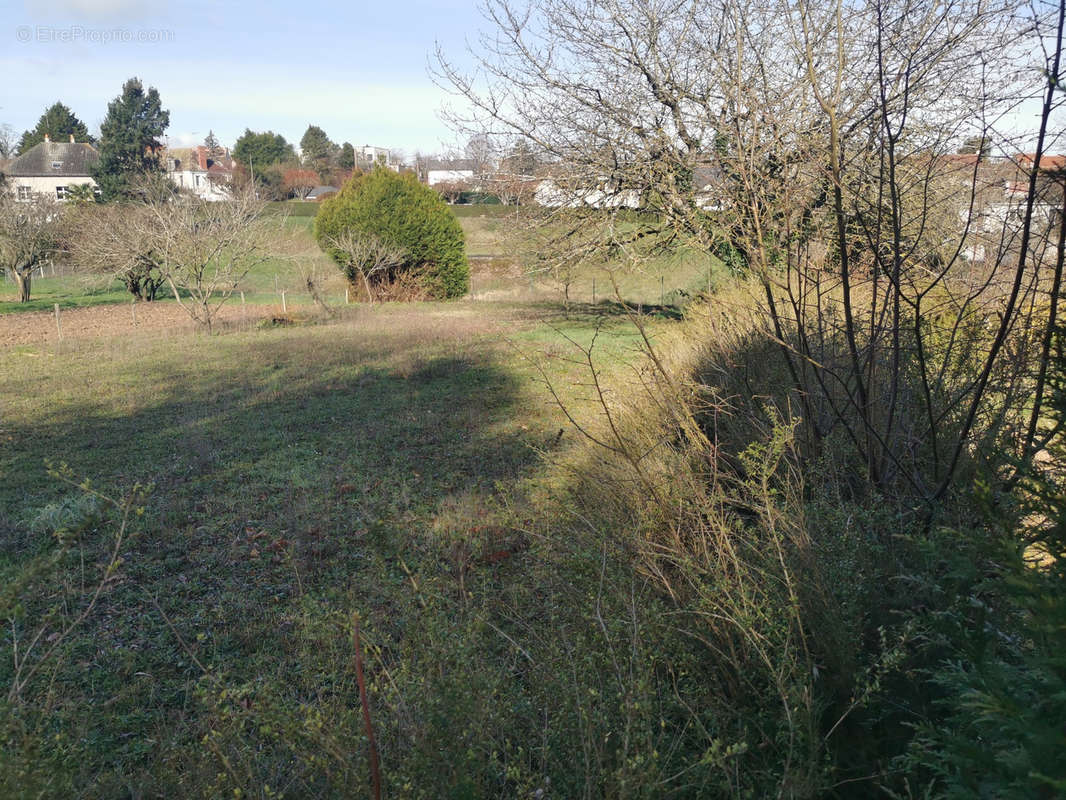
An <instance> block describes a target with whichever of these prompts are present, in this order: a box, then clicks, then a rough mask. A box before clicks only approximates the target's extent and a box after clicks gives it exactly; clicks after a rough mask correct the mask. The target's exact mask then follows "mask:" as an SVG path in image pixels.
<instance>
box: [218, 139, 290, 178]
mask: <svg viewBox="0 0 1066 800" xmlns="http://www.w3.org/2000/svg"><path fill="white" fill-rule="evenodd" d="M233 157H234V158H235V159H236V160H237V161H239V162H241V163H242V164H245V165H247V166H250V167H251V168H252V169H253V170H255V171H256V172H257V173H258V172H260V171H262V170H265V169H266V168H267V167H269V166H272V165H274V164H281V163H282V162H285V161H295V160H296V151H295V150H293V149H292V145H291V144H289V143H288V142H287V141H285V137H284V136H282V135H281V134H280V133H274V132H273V131H265V132H263V133H253V132H252V130H251V129H249V128H246V129H245V131H244V134H243V135H242V136H241V137H240V138H239V139H238V140H237V142H236V144H234V146H233Z"/></svg>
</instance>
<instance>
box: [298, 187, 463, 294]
mask: <svg viewBox="0 0 1066 800" xmlns="http://www.w3.org/2000/svg"><path fill="white" fill-rule="evenodd" d="M345 229H352V230H356V231H359V232H363V233H367V234H374V235H376V236H380V237H381V238H382V239H384V240H386V241H388V242H390V243H393V244H397V245H400V246H401V247H403V248H404V249H405V250H406V251H407V253H408V260H407V262H406V263H405V264H404V265H403V266H402V267H401V269H403V270H409V271H412V272H414V273H415V274H416V275H417V276H418V278H419V281H420V282H421V284H422V286H423V287H424V288H425V290H426V291H427V292H428V293H429V294H430V295H431V296H433V297H438V298H442V299H444V298H451V297H460V296H462V295H463V294H465V293H466V292H467V290H468V289H469V277H470V268H469V265H468V264H467V261H466V252H465V242H464V238H463V229H462V227H460V225H459V222H458V221H457V220H456V219H455V216H454V215H453V214H452V213H451V211H449V210H448V206H447V205H446V204H445V203H444V201H443V200H441V199H440V197H439V196H438V194H437V193H436V192H435V191H433V190H432V189H430V188H428V187H426V186H423V185H422V184H420V183H419V182H418V181H417V179H415V177H414V176H413V175H398V174H397V173H395V172H393V171H392V170H390V169H387V168H385V167H378V168H376V169H374V170H373V171H371V172H369V173H367V174H365V175H359V176H356V177H354V178H352V179H351V180H349V181H348V182H347V183H346V184H344V187H343V188H342V189H341V191H340V193H339V194H336V195H334V196H333V197H330V198H328V199H326V200H323V201H322V203H321V208H320V209H319V212H318V215H317V216H316V217H315V239H316V240H317V241H318V243H319V246H321V247H322V248H323V249H325V250H327V252H328V250H329V248H328V247H327V246H326V242H327V241H328V240H329V237H331V236H336V235H337V234H338V233H340V232H341V231H343V230H345Z"/></svg>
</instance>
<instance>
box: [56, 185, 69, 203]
mask: <svg viewBox="0 0 1066 800" xmlns="http://www.w3.org/2000/svg"><path fill="white" fill-rule="evenodd" d="M66 199H67V187H66V186H57V187H56V200H66Z"/></svg>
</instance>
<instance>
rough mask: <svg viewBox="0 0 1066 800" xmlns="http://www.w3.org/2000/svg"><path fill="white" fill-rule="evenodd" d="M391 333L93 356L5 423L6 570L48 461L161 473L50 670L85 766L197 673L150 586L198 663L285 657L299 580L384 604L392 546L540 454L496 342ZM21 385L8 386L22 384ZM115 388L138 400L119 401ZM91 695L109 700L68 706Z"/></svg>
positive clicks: (135, 760) (145, 753)
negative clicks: (107, 358) (61, 386)
mask: <svg viewBox="0 0 1066 800" xmlns="http://www.w3.org/2000/svg"><path fill="white" fill-rule="evenodd" d="M224 339H225V337H224ZM224 339H223V341H224ZM217 341H219V340H216V342H217ZM390 341H391V340H387V339H384V338H379V339H374V338H372V337H369V336H368V337H367V340H365V341H357V340H355V337H352V340H346V341H344V342H338V341H333V340H330V339H328V338H326V337H322V336H319V337H315V336H314V335H313V332H308V331H286V332H283V333H280V334H277V335H274V334H269V335H266V336H264V337H263V338H261V339H255V340H253V341H251V342H248V341H247V340H245V341H241V342H237V343H235V344H234V346H233V348H232V349H231V350H229V351H228V352H227V353H226V356H225V358H219V359H215V360H213V361H212V362H210V363H205V364H202V365H198V364H196V363H195V362H194V361H193V360H190V361H187V362H181V361H180V360H179V361H176V360H175V359H174V358H171V359H168V360H167V362H166V363H165V364H160V363H157V362H156V361H155V360H149V359H143V360H140V361H134V362H133V363H130V364H124V365H123V367H122V369H119V370H115V369H112V371H105V372H104V373H103V375H104V377H102V378H101V379H99V380H98V381H97V385H98V386H99V387H100V389H99V391H96V390H95V389H94V391H93V398H92V399H89V398H71V399H69V400H66V401H64V402H60V403H57V404H49V403H42V406H41V408H40V413H39V414H37V415H36V417H35V418H34V419H33V420H30V421H28V422H25V424H20V425H19V428H18V430H17V432H16V431H13V430H11V429H8V430H7V431H5V432H4V433H5V434H7V435H6V436H5V437H4V438H5V439H6V440H7V441H6V443H5V447H4V450H3V453H2V455H0V471H2V472H3V473H4V474H5V475H7V476H9V477H10V478H11V479H10V480H7V481H5V484H4V486H3V487H2V489H0V500H2V502H0V507H2V508H4V509H6V511H5V512H4V513H3V514H0V549H3V550H4V551H5V553H6V554H7V561H8V564H9V565H10V568H14V569H16V570H17V567H18V563H19V562H20V561H21V560H22V559H25V558H28V557H29V556H30V555H32V552H33V551H34V550H38V551H39V549H40V548H41V547H42V546H47V542H42V541H40V539H41V537H40V536H38V537H28V536H26V535H25V520H26V519H27V518H28V516H29V515H30V514H31V513H32V510H33V509H34V508H40V507H41V506H43V505H44V504H45V503H46V502H48V501H49V500H52V499H55V498H56V497H57V496H58V494H59V493H60V492H62V491H63V487H57V486H55V485H54V484H53V483H52V482H51V481H50V479H48V478H47V477H46V475H45V468H44V466H43V461H44V460H45V459H52V460H54V461H66V462H68V463H69V465H70V466H71V468H72V470H73V471H74V474H75V475H77V476H89V477H91V478H92V479H93V482H94V484H96V485H102V486H120V487H121V486H125V485H129V484H131V483H133V482H134V481H149V480H150V481H154V482H155V483H156V488H155V491H154V493H153V495H152V496H151V497H150V498H149V501H148V514H147V515H146V516H147V523H146V525H145V530H144V531H143V532H142V533H141V534H140V535H139V536H138V537H137V538H136V539H135V540H133V541H132V542H131V544H130V552H129V553H128V554H126V555H125V560H126V565H125V566H124V567H123V578H122V580H121V581H120V582H117V583H115V584H114V585H113V586H112V587H111V589H110V590H109V592H108V593H107V596H106V608H104V609H102V611H101V613H99V614H97V615H94V616H93V617H92V618H90V620H89V622H88V623H87V626H86V627H85V628H84V629H82V631H81V632H80V633H79V634H78V636H77V637H76V638H75V639H74V640H72V643H71V655H70V657H69V658H68V659H67V660H66V661H65V662H64V663H63V664H62V665H61V667H60V671H59V673H58V675H59V682H60V685H62V686H63V687H64V689H63V692H62V695H63V696H62V698H60V699H59V700H58V702H57V709H56V719H57V720H62V719H66V720H67V723H66V726H64V724H63V723H61V722H57V723H56V724H57V725H60V726H61V727H67V730H68V731H69V732H70V733H71V734H72V735H75V736H81V737H82V741H85V742H88V745H87V747H88V750H89V753H88V757H89V760H90V761H92V760H94V759H98V761H97V763H96V767H95V768H96V769H104V770H110V769H116V770H117V771H118V772H122V773H126V772H128V771H129V770H136V769H141V768H144V765H145V764H146V763H147V762H146V761H145V759H146V758H150V751H151V749H152V748H151V747H150V746H149V745H148V744H146V742H149V741H150V740H151V739H152V737H153V736H155V735H157V734H158V731H159V730H160V729H162V728H166V727H167V726H168V725H170V724H172V723H173V721H174V718H175V715H179V716H180V715H182V714H184V711H182V709H184V708H186V707H187V706H188V704H189V702H190V696H191V695H190V692H191V691H192V688H193V685H194V683H195V680H196V679H197V678H198V676H199V672H198V669H197V668H196V667H195V665H194V664H193V663H191V662H190V659H189V658H188V657H187V656H186V655H185V653H184V651H183V648H182V646H181V644H180V642H179V641H178V640H177V639H176V637H175V635H174V634H173V632H172V631H171V629H170V628H169V624H164V622H163V620H162V619H161V618H160V616H159V615H158V614H156V613H155V611H153V608H152V606H151V605H148V604H147V602H146V597H147V596H151V597H153V598H157V601H158V603H159V605H160V606H161V607H162V608H163V609H165V611H166V613H167V615H168V617H169V618H170V621H171V623H172V625H173V628H174V629H175V630H177V631H180V632H181V635H182V637H183V638H184V639H186V641H188V642H195V643H196V644H195V645H194V646H195V648H196V651H197V653H198V656H199V659H200V661H201V662H203V663H207V664H213V665H217V666H219V667H220V668H224V669H226V671H227V674H228V675H229V676H230V677H231V678H232V679H233V680H241V679H252V678H253V677H254V675H256V674H257V673H258V671H259V670H261V669H263V664H264V663H265V664H272V665H274V666H276V663H277V659H280V658H282V657H283V655H282V654H283V652H284V651H285V648H286V641H287V640H286V637H287V635H288V628H287V627H286V622H285V619H287V618H289V617H290V616H291V615H292V614H294V613H296V611H295V610H296V609H297V608H298V607H299V603H300V602H301V598H302V597H303V596H304V594H305V593H308V592H320V593H324V594H325V595H330V594H332V593H334V592H346V591H349V590H350V589H351V587H353V586H357V587H359V589H358V592H359V594H360V595H361V596H363V597H365V598H366V603H367V605H369V606H372V607H376V606H378V605H380V604H381V603H387V598H388V592H389V591H393V592H395V591H397V587H400V588H402V587H403V585H404V579H403V577H402V573H400V572H399V567H398V562H399V560H400V559H402V558H405V559H407V562H408V563H411V564H417V561H418V559H419V558H420V555H419V552H420V549H421V544H422V543H424V541H425V539H426V538H427V537H431V536H433V535H435V534H434V525H435V520H436V517H437V515H438V513H439V510H440V509H441V507H442V506H445V505H447V504H449V503H453V504H454V503H456V502H459V503H461V502H470V498H478V497H487V496H488V495H491V493H492V492H493V490H494V486H495V485H496V484H497V482H508V481H512V480H515V479H517V478H518V477H520V476H521V475H522V474H523V473H524V472H525V471H526V470H528V469H529V468H531V466H532V465H533V464H534V462H535V458H536V456H535V453H534V451H533V449H532V448H531V446H530V445H531V444H532V443H533V441H532V439H531V437H532V436H533V434H532V433H529V432H526V431H523V430H522V429H521V428H520V427H519V426H518V425H515V424H513V423H514V420H515V419H516V418H518V417H520V409H519V408H518V401H519V397H520V386H519V384H518V379H517V378H516V377H515V376H514V375H513V374H512V373H511V372H509V371H508V370H507V369H505V368H504V367H503V366H502V365H501V364H499V363H496V362H495V361H494V358H493V356H492V354H491V352H488V353H484V354H481V355H471V354H467V353H465V352H464V348H462V347H448V346H440V345H439V344H437V345H434V344H432V343H427V342H425V341H422V340H420V339H419V337H418V336H411V337H409V338H407V339H404V338H403V337H402V336H400V337H399V341H398V344H397V345H396V346H392V345H391V344H390ZM466 349H469V350H470V351H471V352H473V348H466ZM449 350H450V351H451V352H449ZM479 352H480V351H479ZM189 355H190V359H195V357H196V354H195V352H194V353H190V354H189ZM26 381H28V382H29V383H27V384H23V383H22V382H21V381H11V380H9V381H7V382H6V385H5V390H13V391H16V392H28V391H32V388H31V385H30V384H32V383H33V378H26ZM125 392H130V393H134V394H139V395H140V396H139V397H137V398H136V399H133V398H132V397H131V398H130V400H131V402H129V403H128V404H126V403H124V402H123V400H122V397H123V393H125ZM58 579H59V578H57V580H58ZM198 636H200V637H201V638H200V640H198V639H197V637H198ZM87 664H88V666H86V665H87ZM222 665H224V667H223V666H222ZM144 675H150V676H152V677H151V681H149V682H146V679H145V678H143V677H138V676H144ZM0 677H2V675H0ZM105 695H106V696H108V697H109V698H118V699H117V700H114V701H113V702H112V703H110V704H108V705H107V707H106V708H101V709H99V710H98V711H94V712H93V714H91V715H85V714H80V713H79V712H78V711H77V708H79V707H82V708H84V703H85V702H86V698H87V697H90V696H95V697H103V696H105ZM66 714H70V715H71V716H70V717H65V716H64V715H66ZM74 720H76V722H75V721H74ZM70 725H73V726H74V728H78V727H79V726H86V729H85V730H80V731H77V732H75V730H74V728H70V727H69V726H70ZM131 731H132V733H131ZM105 764H106V765H108V766H104V765H105ZM86 768H87V769H90V768H91V767H88V766H87V767H86Z"/></svg>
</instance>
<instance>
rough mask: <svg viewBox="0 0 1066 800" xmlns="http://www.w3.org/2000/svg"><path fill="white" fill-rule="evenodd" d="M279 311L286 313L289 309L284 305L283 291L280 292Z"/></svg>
mask: <svg viewBox="0 0 1066 800" xmlns="http://www.w3.org/2000/svg"><path fill="white" fill-rule="evenodd" d="M281 313H282V314H288V313H289V309H288V308H287V307H286V306H285V292H282V293H281Z"/></svg>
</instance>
